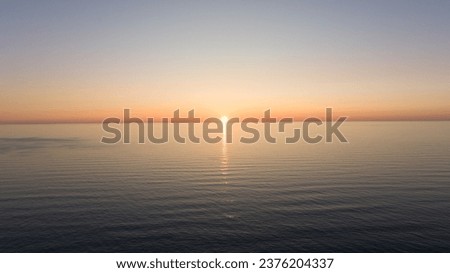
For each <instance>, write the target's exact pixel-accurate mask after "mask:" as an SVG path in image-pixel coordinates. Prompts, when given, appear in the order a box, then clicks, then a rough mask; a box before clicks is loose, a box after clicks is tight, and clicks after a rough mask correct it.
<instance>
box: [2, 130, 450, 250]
mask: <svg viewBox="0 0 450 273" xmlns="http://www.w3.org/2000/svg"><path fill="white" fill-rule="evenodd" d="M343 132H344V134H345V135H346V137H347V138H348V139H349V141H350V143H349V144H340V143H332V144H316V145H311V144H305V143H298V144H293V145H285V144H276V145H274V144H267V143H265V142H259V143H257V144H252V145H245V144H227V145H224V144H222V143H219V144H204V143H203V144H185V145H182V144H176V143H170V144H164V145H154V144H144V145H138V144H130V145H124V144H118V145H105V144H101V143H99V139H100V138H101V136H102V132H101V128H100V126H99V125H96V124H89V125H85V124H81V125H2V126H0V251H1V252H449V251H450V232H449V231H448V227H450V213H449V212H450V168H449V166H450V138H449V136H450V123H449V122H349V123H347V124H345V127H344V129H343Z"/></svg>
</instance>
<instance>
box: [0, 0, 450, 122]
mask: <svg viewBox="0 0 450 273" xmlns="http://www.w3.org/2000/svg"><path fill="white" fill-rule="evenodd" d="M449 14H450V1H285V0H281V1H170V0H168V1H114V0H112V1H95V0H94V1H85V0H80V1H56V0H54V1H50V0H41V1H21V0H11V1H10V0H1V1H0V123H53V122H99V121H102V120H103V119H105V118H107V117H110V116H117V117H121V115H122V113H123V109H124V108H128V109H131V110H132V114H133V115H135V116H138V117H156V118H158V117H170V116H172V115H173V111H175V110H176V109H180V112H181V113H187V112H188V111H189V110H191V109H195V111H196V113H197V114H198V115H199V116H200V117H202V118H206V117H209V116H213V117H220V116H223V115H227V116H238V117H247V116H257V117H259V116H262V115H263V112H264V111H265V110H266V109H271V110H272V113H273V115H274V116H277V117H282V116H289V117H295V118H298V119H302V118H305V117H308V116H314V115H316V116H317V115H321V114H323V113H324V111H325V108H326V107H332V108H333V109H334V112H335V113H336V114H338V115H345V116H349V118H350V120H450V16H449Z"/></svg>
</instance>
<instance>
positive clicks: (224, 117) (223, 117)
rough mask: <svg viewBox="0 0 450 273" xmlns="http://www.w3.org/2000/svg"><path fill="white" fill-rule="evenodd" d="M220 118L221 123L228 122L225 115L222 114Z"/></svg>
mask: <svg viewBox="0 0 450 273" xmlns="http://www.w3.org/2000/svg"><path fill="white" fill-rule="evenodd" d="M220 120H221V121H222V123H223V125H225V124H227V122H228V117H227V116H222V117H221V118H220Z"/></svg>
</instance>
